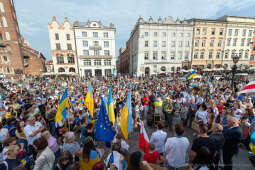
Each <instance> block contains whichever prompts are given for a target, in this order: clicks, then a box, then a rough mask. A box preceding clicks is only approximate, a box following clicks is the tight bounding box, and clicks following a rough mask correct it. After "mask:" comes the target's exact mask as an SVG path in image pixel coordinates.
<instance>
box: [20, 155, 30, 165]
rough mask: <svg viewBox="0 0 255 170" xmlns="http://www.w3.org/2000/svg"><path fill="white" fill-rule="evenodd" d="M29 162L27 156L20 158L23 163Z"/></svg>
mask: <svg viewBox="0 0 255 170" xmlns="http://www.w3.org/2000/svg"><path fill="white" fill-rule="evenodd" d="M28 162H29V158H28V157H27V156H26V157H25V158H24V159H22V160H21V163H22V164H23V165H26V164H27V163H28Z"/></svg>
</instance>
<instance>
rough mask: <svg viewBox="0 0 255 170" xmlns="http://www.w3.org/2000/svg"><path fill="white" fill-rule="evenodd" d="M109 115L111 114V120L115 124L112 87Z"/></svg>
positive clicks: (109, 97) (109, 98) (110, 90)
mask: <svg viewBox="0 0 255 170" xmlns="http://www.w3.org/2000/svg"><path fill="white" fill-rule="evenodd" d="M108 114H109V119H110V121H111V122H112V123H114V122H115V114H114V106H113V102H112V86H110V89H109V96H108Z"/></svg>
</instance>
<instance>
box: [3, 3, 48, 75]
mask: <svg viewBox="0 0 255 170" xmlns="http://www.w3.org/2000/svg"><path fill="white" fill-rule="evenodd" d="M44 64H45V57H44V56H43V55H42V54H41V53H40V52H39V51H36V50H34V49H32V48H31V47H30V46H29V44H28V43H27V42H25V40H24V39H23V38H22V36H21V34H20V31H19V25H18V21H17V17H16V11H15V6H14V2H13V0H0V73H1V74H6V75H15V74H17V75H20V74H27V75H29V74H33V75H34V74H40V73H42V72H44V71H45V65H44Z"/></svg>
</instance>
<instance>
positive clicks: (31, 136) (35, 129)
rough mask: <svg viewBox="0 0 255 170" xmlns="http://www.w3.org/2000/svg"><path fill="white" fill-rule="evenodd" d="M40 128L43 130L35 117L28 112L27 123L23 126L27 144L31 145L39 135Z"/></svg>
mask: <svg viewBox="0 0 255 170" xmlns="http://www.w3.org/2000/svg"><path fill="white" fill-rule="evenodd" d="M42 130H44V127H43V126H42V124H41V123H40V122H37V121H35V117H34V116H33V115H32V114H30V116H29V118H28V119H27V125H26V126H25V128H24V133H25V135H26V138H27V142H28V145H33V142H34V141H35V140H36V139H38V138H40V137H41V132H42Z"/></svg>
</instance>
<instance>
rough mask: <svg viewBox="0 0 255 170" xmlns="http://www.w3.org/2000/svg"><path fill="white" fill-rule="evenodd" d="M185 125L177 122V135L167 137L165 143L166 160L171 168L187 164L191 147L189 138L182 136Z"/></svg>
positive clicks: (175, 131)
mask: <svg viewBox="0 0 255 170" xmlns="http://www.w3.org/2000/svg"><path fill="white" fill-rule="evenodd" d="M183 133H184V127H183V126H182V125H181V124H176V125H175V127H174V134H175V135H176V136H174V137H170V138H168V139H167V141H166V144H165V155H166V161H167V163H168V166H169V167H170V168H181V167H184V166H186V161H185V160H186V154H187V151H188V148H189V145H190V143H189V140H188V138H186V137H182V134H183Z"/></svg>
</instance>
